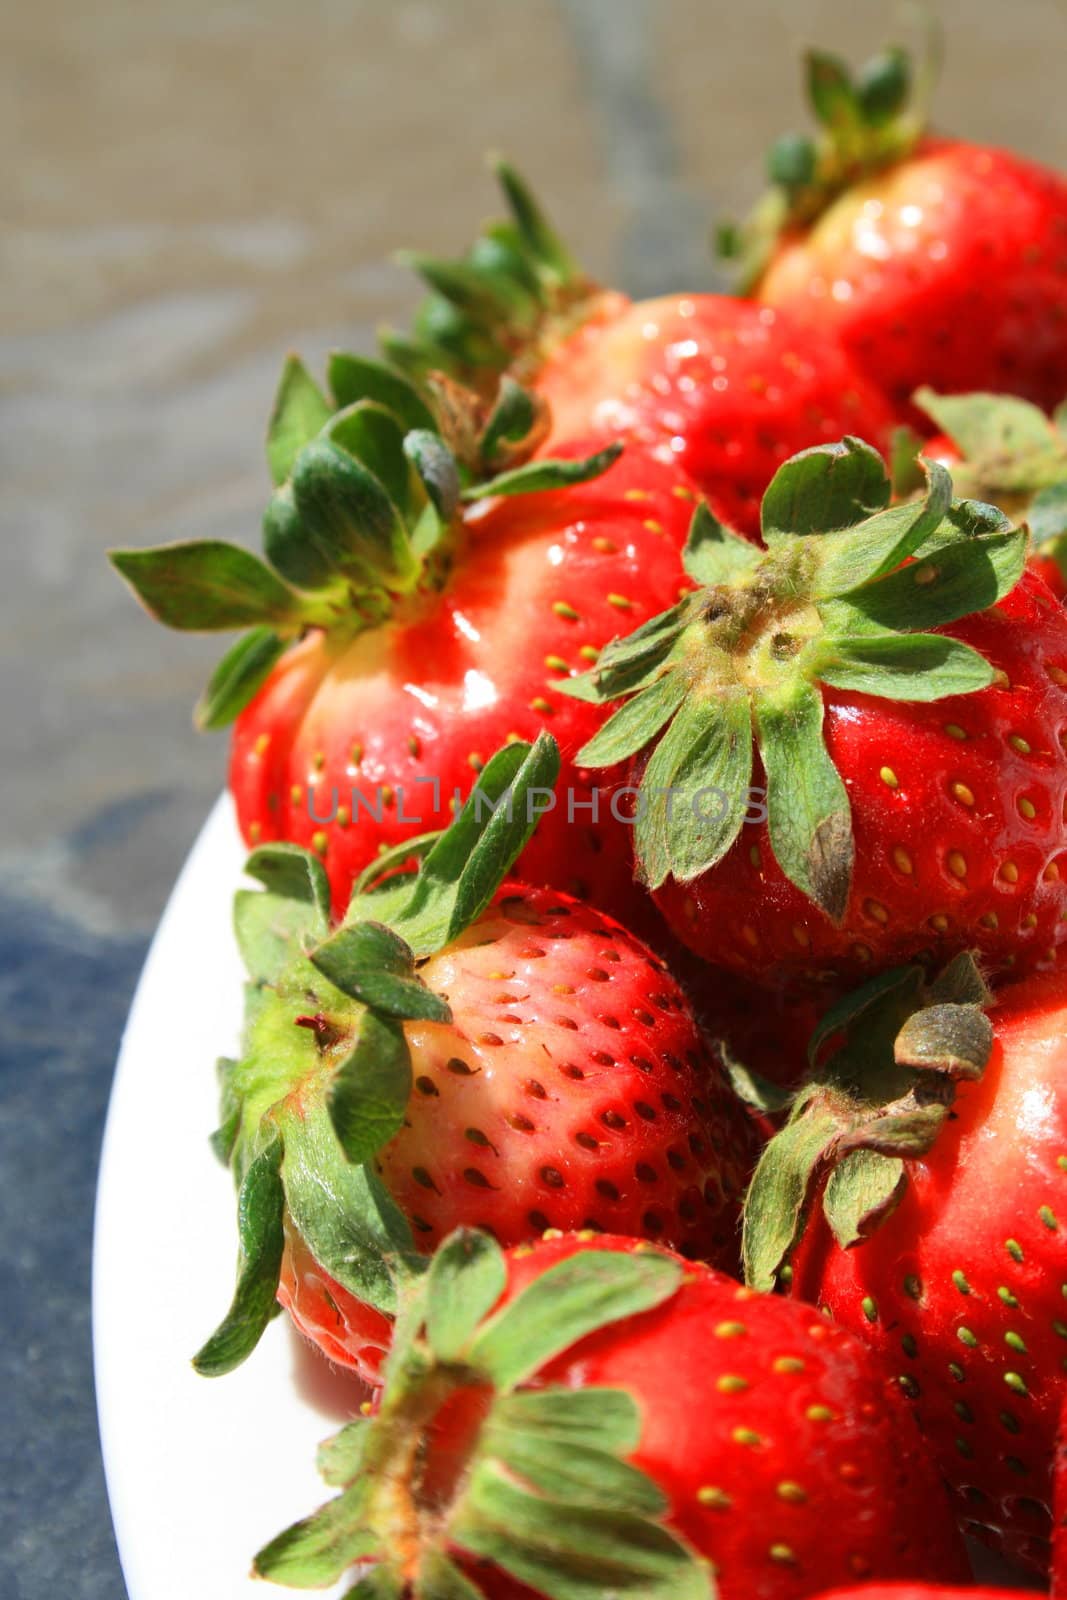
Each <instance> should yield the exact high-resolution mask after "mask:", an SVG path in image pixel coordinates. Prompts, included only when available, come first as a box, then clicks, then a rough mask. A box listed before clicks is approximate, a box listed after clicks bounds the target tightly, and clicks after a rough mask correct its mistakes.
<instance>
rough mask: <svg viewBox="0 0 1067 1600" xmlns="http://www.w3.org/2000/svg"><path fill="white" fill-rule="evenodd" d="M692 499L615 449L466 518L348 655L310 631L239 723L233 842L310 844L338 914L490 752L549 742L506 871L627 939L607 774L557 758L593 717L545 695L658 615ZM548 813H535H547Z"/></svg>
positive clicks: (595, 711)
mask: <svg viewBox="0 0 1067 1600" xmlns="http://www.w3.org/2000/svg"><path fill="white" fill-rule="evenodd" d="M694 499H695V497H694V492H693V490H692V489H691V488H690V487H689V485H688V480H687V479H686V478H685V477H684V476H683V474H681V473H680V472H679V471H678V469H676V468H673V467H670V466H667V465H665V464H660V463H657V462H655V461H648V460H645V459H644V458H643V457H642V456H641V454H640V453H639V452H637V451H636V450H635V451H632V452H630V453H629V454H625V455H624V456H623V457H622V458H621V460H620V461H619V462H618V463H617V465H616V466H614V467H613V468H612V469H611V471H610V472H609V473H608V474H606V476H605V477H604V478H603V479H598V480H597V481H595V482H593V483H591V484H587V485H582V486H581V487H579V488H577V489H568V490H567V491H565V492H561V493H554V492H548V493H544V494H541V495H538V496H536V497H530V498H528V499H527V500H525V501H523V502H521V503H520V502H513V501H504V502H498V503H497V504H496V505H495V506H494V507H492V508H490V509H488V511H487V512H485V513H483V514H474V515H471V514H468V518H467V536H468V543H467V546H466V548H465V549H463V550H461V551H460V553H459V556H458V559H457V563H456V566H455V568H454V571H453V574H452V576H451V578H450V580H449V582H448V584H447V586H446V588H445V589H444V590H443V591H442V592H441V593H439V594H436V595H428V596H425V597H422V598H420V599H418V600H417V601H415V602H414V603H413V606H412V611H411V614H410V615H407V616H402V617H398V618H397V619H396V620H395V621H394V622H392V623H391V624H389V625H387V626H385V627H382V628H377V629H373V630H371V631H369V632H366V633H362V634H359V635H358V636H357V637H356V638H354V639H353V640H351V642H347V643H346V642H345V641H344V640H343V639H338V638H334V637H331V636H328V635H325V634H323V633H321V632H319V631H314V632H312V633H311V634H310V635H309V636H308V637H307V638H306V639H304V640H303V641H302V642H301V643H300V644H298V645H296V646H295V647H293V648H292V649H291V650H290V651H289V652H288V653H287V654H286V655H285V656H284V657H283V659H282V661H281V662H280V663H279V665H278V666H277V667H276V668H275V670H274V672H273V674H272V675H271V677H270V678H269V679H268V680H267V682H266V684H265V685H264V686H263V688H262V689H261V690H260V691H259V693H258V694H257V696H256V697H255V699H254V700H253V701H252V702H251V704H250V705H249V706H248V707H247V708H246V710H245V711H244V712H242V714H241V716H240V717H239V719H238V721H237V723H236V726H235V729H234V738H233V748H232V755H231V762H230V786H231V788H232V791H233V794H234V797H235V800H236V804H237V814H238V821H239V823H240V827H241V831H242V834H243V835H244V838H245V839H246V841H247V842H248V843H249V844H250V845H255V844H259V843H267V842H270V841H272V840H279V839H284V840H290V841H292V842H294V843H297V844H301V845H305V846H307V847H308V848H310V849H313V850H315V851H316V852H317V853H318V854H319V855H320V856H321V857H322V859H323V862H324V865H325V867H326V870H327V873H328V875H329V878H330V883H331V887H332V890H333V896H334V908H335V910H336V911H337V912H341V911H343V909H344V907H345V905H346V903H347V899H348V895H349V893H350V891H351V887H352V883H353V881H354V879H355V877H356V876H357V875H358V874H359V873H360V872H361V871H362V870H363V869H364V868H365V867H367V866H368V865H369V864H370V863H371V862H372V861H373V860H374V858H375V856H376V855H377V854H378V852H379V851H380V849H381V848H382V847H383V846H385V847H391V846H393V845H396V844H399V843H401V842H402V841H403V840H405V839H408V838H414V837H416V836H418V835H419V834H422V833H426V832H429V831H433V830H437V829H440V828H443V827H446V826H447V825H448V823H449V821H450V820H451V818H452V815H453V814H454V796H455V794H456V792H457V791H458V793H459V796H460V799H461V800H463V799H465V798H466V797H467V795H468V794H469V793H470V791H471V789H472V788H473V787H474V785H475V783H476V781H477V775H478V771H479V770H480V767H481V766H482V765H483V764H484V763H485V761H486V760H488V758H489V756H490V755H491V754H492V753H493V751H494V750H496V749H497V748H498V747H500V746H501V745H503V744H504V743H505V742H506V741H508V740H514V739H517V738H518V739H528V738H533V737H536V735H537V734H538V733H540V732H541V731H542V729H544V730H547V731H549V732H551V733H552V734H553V736H554V737H555V738H556V740H557V741H558V743H559V745H560V747H561V750H562V752H563V759H564V768H563V773H562V775H561V780H560V784H559V786H558V789H557V791H556V797H555V805H554V806H552V801H553V796H552V795H551V794H546V795H544V796H543V797H541V799H540V800H539V801H538V802H537V804H538V807H539V808H540V807H541V806H543V807H545V808H546V815H545V818H544V821H543V822H542V824H541V826H540V828H539V830H538V832H537V834H536V836H535V838H534V840H533V842H532V844H531V846H530V847H529V850H528V852H527V854H526V856H525V857H524V858H523V862H522V864H521V867H520V871H521V873H522V875H523V876H524V877H525V878H526V879H527V880H528V881H530V882H534V883H548V884H552V885H553V886H556V887H559V888H562V889H566V890H567V891H568V892H571V893H575V894H578V895H579V896H582V897H586V898H589V899H591V900H593V901H594V902H595V903H596V904H597V905H600V906H603V908H604V909H605V910H607V911H609V912H611V913H612V914H614V915H617V916H619V917H621V918H623V919H624V920H626V921H628V922H629V923H631V924H633V925H636V926H637V927H638V928H639V929H640V928H649V929H654V928H655V926H656V919H655V914H654V912H652V910H651V907H650V906H649V904H648V901H647V897H646V896H645V895H644V893H643V891H640V890H638V889H636V888H635V887H634V885H633V883H632V864H631V853H630V840H629V833H630V829H629V827H628V826H627V824H626V821H625V817H626V806H625V798H624V797H623V798H621V799H615V798H614V796H615V790H616V789H618V788H619V787H620V786H621V785H622V783H623V781H624V776H625V774H624V773H623V772H616V773H612V774H609V775H608V776H607V778H606V780H605V779H604V778H603V777H602V776H601V777H599V778H598V780H597V787H596V789H594V784H593V780H592V777H591V775H590V774H589V773H588V772H586V771H583V770H582V769H581V768H579V767H577V766H576V765H575V763H574V759H573V758H574V756H575V754H576V752H577V751H578V750H579V749H580V748H581V746H582V744H583V743H584V742H585V741H586V740H587V739H588V738H589V736H590V735H591V734H592V733H593V732H594V731H595V730H596V728H597V727H598V726H599V725H600V723H601V722H602V721H603V718H604V714H603V712H602V711H601V710H600V709H599V708H597V707H594V706H589V705H582V704H581V703H579V702H578V701H575V700H573V699H568V698H566V697H565V696H563V695H560V694H558V693H556V692H555V688H554V685H555V684H556V683H558V682H560V681H562V679H564V678H565V677H566V676H567V674H568V673H569V672H573V671H580V670H581V669H582V667H583V665H587V664H588V662H589V660H590V659H591V658H592V657H594V656H595V653H596V652H597V651H599V649H600V648H601V647H602V646H603V645H604V644H606V643H607V642H608V641H609V640H611V639H612V638H613V637H615V635H616V634H618V633H619V632H620V631H623V632H625V631H628V630H629V629H630V628H631V627H635V626H638V625H640V624H641V623H642V622H644V621H645V620H647V619H648V618H649V617H652V616H654V615H655V614H656V613H657V611H659V610H661V609H662V608H663V607H664V606H665V605H670V604H673V603H674V601H675V600H676V599H677V596H678V591H679V588H680V587H681V586H682V585H683V583H684V582H685V575H684V573H683V571H682V567H681V561H680V549H681V546H682V544H683V542H684V539H685V535H686V531H687V529H688V526H689V522H690V520H691V517H692V512H693V506H694ZM550 806H552V809H551V810H549V809H548V808H549V807H550Z"/></svg>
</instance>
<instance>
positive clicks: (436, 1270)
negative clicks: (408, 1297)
mask: <svg viewBox="0 0 1067 1600" xmlns="http://www.w3.org/2000/svg"><path fill="white" fill-rule="evenodd" d="M506 1284H507V1268H506V1266H505V1263H504V1256H503V1252H502V1251H501V1249H500V1246H499V1245H498V1244H497V1242H496V1240H495V1239H494V1238H492V1237H491V1235H490V1234H487V1233H480V1232H478V1231H477V1230H476V1229H474V1228H460V1229H458V1230H457V1231H456V1232H455V1233H453V1234H451V1235H450V1236H449V1237H448V1238H447V1239H446V1240H445V1242H444V1243H443V1244H442V1245H441V1246H440V1248H439V1249H438V1250H437V1251H436V1253H435V1255H434V1257H433V1260H432V1262H431V1263H430V1272H429V1276H428V1280H427V1285H426V1336H427V1338H428V1339H429V1341H430V1348H431V1350H432V1351H433V1353H434V1355H435V1356H436V1358H437V1359H438V1361H445V1362H460V1361H462V1360H463V1359H464V1358H465V1354H466V1350H467V1347H468V1345H469V1344H470V1341H471V1339H472V1338H473V1337H474V1334H475V1331H476V1330H477V1327H478V1324H479V1323H480V1322H481V1321H482V1319H483V1317H486V1316H488V1314H489V1312H490V1311H492V1309H493V1307H494V1306H495V1305H496V1303H497V1301H498V1300H499V1299H500V1296H501V1295H502V1294H503V1292H504V1289H505V1287H506Z"/></svg>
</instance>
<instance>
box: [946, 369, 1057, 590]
mask: <svg viewBox="0 0 1067 1600" xmlns="http://www.w3.org/2000/svg"><path fill="white" fill-rule="evenodd" d="M915 402H916V404H917V405H918V406H919V407H920V408H921V410H922V411H923V412H924V413H925V415H926V416H928V417H930V418H931V419H932V420H933V422H934V423H935V424H936V425H937V427H939V428H942V429H943V430H944V431H943V432H942V433H941V434H939V435H938V436H937V437H936V438H934V439H928V440H927V441H926V443H925V444H924V445H923V446H922V453H923V455H925V456H927V457H929V458H930V459H931V460H934V461H940V462H941V463H942V465H944V466H946V467H948V468H950V470H951V472H952V478H953V482H954V483H955V485H956V488H957V491H958V492H959V493H960V494H966V495H967V496H968V498H969V499H972V500H986V501H989V502H990V503H991V504H992V505H995V506H999V507H1000V509H1001V510H1002V511H1005V512H1007V514H1008V516H1010V517H1012V518H1013V519H1014V520H1016V521H1023V520H1025V522H1026V524H1027V527H1028V529H1029V533H1030V540H1031V549H1032V553H1031V555H1030V560H1029V566H1030V569H1031V571H1033V572H1036V573H1037V574H1038V576H1039V577H1041V578H1043V579H1044V581H1045V582H1046V583H1047V584H1048V586H1049V588H1050V589H1051V590H1052V592H1053V594H1054V595H1055V596H1056V598H1057V599H1058V600H1064V599H1067V410H1064V409H1063V408H1061V410H1060V411H1058V412H1057V413H1056V415H1055V416H1053V417H1047V416H1046V415H1045V413H1044V412H1043V411H1041V410H1039V409H1038V407H1037V406H1034V405H1031V404H1030V403H1029V401H1026V400H1017V399H1014V398H1012V397H1010V396H1007V395H994V394H968V395H943V394H935V393H934V391H933V390H932V389H920V390H919V391H918V393H917V394H916V396H915Z"/></svg>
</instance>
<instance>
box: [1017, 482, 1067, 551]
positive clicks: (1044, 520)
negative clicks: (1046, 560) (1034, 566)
mask: <svg viewBox="0 0 1067 1600" xmlns="http://www.w3.org/2000/svg"><path fill="white" fill-rule="evenodd" d="M1026 525H1027V527H1028V528H1029V529H1030V538H1031V539H1032V540H1033V543H1034V546H1035V548H1036V549H1038V550H1041V551H1042V553H1043V554H1047V551H1046V550H1045V546H1046V545H1050V544H1053V543H1055V542H1056V541H1058V540H1062V539H1063V538H1064V536H1065V535H1067V480H1065V481H1064V482H1063V483H1057V484H1052V485H1051V486H1050V487H1049V488H1047V489H1042V491H1041V493H1040V494H1036V495H1035V496H1034V498H1033V499H1032V500H1031V502H1030V507H1029V510H1028V511H1027V513H1026Z"/></svg>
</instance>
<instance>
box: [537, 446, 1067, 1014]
mask: <svg viewBox="0 0 1067 1600" xmlns="http://www.w3.org/2000/svg"><path fill="white" fill-rule="evenodd" d="M927 471H928V473H929V488H928V493H927V495H926V498H925V500H924V501H923V502H922V503H921V504H918V503H917V504H906V505H898V506H893V507H891V508H889V509H888V510H887V509H885V507H886V506H887V503H888V499H889V493H890V488H889V481H888V478H887V476H886V472H885V468H884V465H883V464H882V462H881V460H880V458H879V457H878V456H877V455H875V453H874V452H873V451H871V450H870V449H869V447H867V446H865V445H863V444H862V443H860V442H859V441H857V440H845V441H844V442H843V443H842V444H840V445H835V446H829V447H825V448H820V449H818V450H810V451H805V452H803V453H802V454H801V455H799V456H797V457H795V458H794V459H793V460H792V461H791V462H789V463H788V464H787V465H786V466H785V467H783V468H781V469H780V471H779V473H778V474H777V476H776V477H775V478H774V480H773V481H772V483H771V485H770V488H769V489H768V491H767V494H766V496H765V497H764V501H763V528H764V536H765V538H766V540H767V543H768V546H769V550H768V553H767V554H766V556H761V555H760V554H759V553H758V552H757V551H755V550H754V549H753V547H752V546H750V545H748V544H746V543H743V542H742V541H741V540H739V539H738V538H736V537H735V536H733V535H731V534H730V532H729V530H726V529H723V528H722V527H720V526H718V525H716V524H714V522H713V520H712V519H711V518H710V517H708V516H707V515H706V514H704V513H703V512H702V513H701V514H700V515H699V516H698V517H697V518H696V519H695V521H694V526H693V531H692V533H691V536H690V541H689V545H688V547H687V552H686V564H687V568H688V570H689V572H690V575H691V576H692V577H693V578H694V579H696V580H697V581H698V582H702V583H704V584H705V587H704V588H703V589H700V590H698V591H696V592H695V593H694V594H693V595H691V596H690V597H688V598H687V599H686V600H685V601H683V602H682V603H681V604H680V605H678V606H676V607H675V608H674V609H673V611H672V612H670V613H667V614H665V615H664V616H663V617H662V618H660V619H659V620H658V622H656V623H653V624H650V625H648V626H647V627H646V628H644V629H641V630H639V631H638V632H637V633H635V634H634V635H632V636H631V638H629V639H625V640H621V641H619V642H618V643H616V644H614V645H612V646H611V647H610V648H609V649H608V650H606V651H605V652H604V654H603V655H602V656H601V659H600V661H599V662H598V664H597V666H596V667H595V668H594V669H593V670H592V671H591V672H590V673H589V674H588V675H586V677H584V678H581V679H577V680H572V681H571V682H570V683H569V684H568V685H566V692H568V693H573V694H584V695H590V696H592V697H594V698H596V699H598V700H600V701H601V702H603V703H610V702H612V701H616V700H617V699H618V698H619V697H620V695H623V694H629V695H631V696H634V697H633V698H631V699H630V700H629V701H628V703H627V704H626V705H625V706H624V707H623V709H622V710H621V711H619V712H618V713H617V714H616V715H615V716H614V717H613V719H612V720H611V721H609V722H608V723H607V724H606V726H605V727H604V728H603V729H602V730H601V731H600V733H598V734H597V735H596V737H595V738H594V739H593V740H592V742H591V743H590V744H589V745H587V746H586V747H585V748H584V750H583V751H582V752H581V755H580V759H581V760H582V761H584V762H586V763H588V764H589V765H591V766H596V765H598V764H600V763H601V762H603V763H605V764H607V763H617V762H619V761H620V760H621V759H622V758H623V757H624V756H626V755H628V754H630V755H634V756H635V757H636V767H635V776H634V781H635V783H636V782H640V783H641V784H642V793H641V797H640V801H639V803H638V809H637V817H636V825H635V828H634V840H635V844H636V850H637V856H638V867H639V871H640V872H641V873H642V875H643V876H644V878H645V880H646V881H647V882H648V884H649V885H650V887H651V888H652V889H653V890H654V891H655V895H656V899H657V903H658V904H659V906H660V909H661V910H662V911H663V912H664V914H665V915H666V917H667V919H668V921H669V923H670V924H671V926H672V928H673V930H674V932H675V933H676V934H677V935H678V937H679V938H681V939H684V940H685V941H686V943H687V944H689V945H690V947H691V948H692V949H694V950H695V951H697V952H698V954H700V955H702V956H703V957H704V958H705V959H706V960H708V961H710V962H713V963H715V964H717V965H719V966H723V967H729V968H731V969H733V970H735V971H739V972H743V973H745V974H747V975H748V976H750V977H752V978H753V979H754V980H755V981H757V982H760V983H765V984H771V983H775V982H779V981H786V982H789V983H791V984H793V985H800V984H812V983H817V982H824V981H827V980H829V979H839V978H840V977H842V976H848V975H849V974H854V975H862V974H863V972H864V969H867V970H870V971H874V970H876V969H877V968H879V967H884V966H887V965H891V964H893V963H894V962H897V961H901V960H906V959H911V958H913V957H914V956H915V955H917V954H919V953H920V952H922V951H926V950H931V949H932V950H935V951H942V952H945V953H946V954H951V953H952V952H953V951H956V950H959V949H961V948H968V947H970V946H972V945H974V946H977V947H978V948H980V949H981V951H982V953H983V955H984V957H985V958H986V959H987V960H988V962H989V963H990V965H991V967H994V968H995V969H997V970H998V971H1004V970H1012V971H1014V972H1016V973H1022V972H1024V971H1026V970H1029V969H1031V968H1034V967H1039V966H1043V965H1046V964H1048V963H1050V962H1052V961H1053V960H1054V952H1055V950H1056V948H1057V947H1058V946H1059V944H1060V943H1061V942H1062V941H1063V939H1064V937H1065V934H1067V923H1065V922H1064V920H1063V919H1064V914H1065V912H1067V884H1065V882H1064V880H1063V879H1062V878H1061V875H1060V873H1061V859H1062V858H1063V853H1064V851H1065V849H1067V821H1065V819H1064V799H1065V794H1067V760H1065V754H1064V746H1063V743H1062V738H1061V735H1062V734H1063V732H1064V729H1065V728H1067V692H1065V690H1067V620H1065V618H1064V613H1063V610H1062V608H1061V607H1060V606H1058V605H1057V604H1056V603H1055V601H1054V599H1053V597H1052V596H1051V595H1050V594H1049V592H1048V590H1047V589H1046V588H1045V586H1044V585H1043V584H1042V583H1041V582H1040V581H1039V580H1038V579H1035V578H1033V577H1032V576H1030V575H1029V574H1027V575H1026V576H1023V577H1022V579H1021V581H1020V575H1021V574H1022V569H1023V565H1024V561H1025V554H1026V548H1025V535H1024V534H1023V533H1021V532H1013V531H1012V530H1011V528H1010V525H1009V524H1008V522H1007V520H1006V519H1005V518H1004V517H1003V516H1002V515H1001V514H1000V513H998V512H995V511H994V510H993V509H992V508H991V507H988V506H985V507H983V506H981V505H978V504H975V503H971V502H967V501H963V502H955V503H953V502H952V499H951V483H950V481H949V479H948V477H947V474H945V472H944V470H943V469H942V468H940V467H937V466H929V467H928V468H927ZM995 602H996V603H995ZM924 630H929V631H924ZM635 691H636V693H635ZM754 746H755V750H754Z"/></svg>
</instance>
